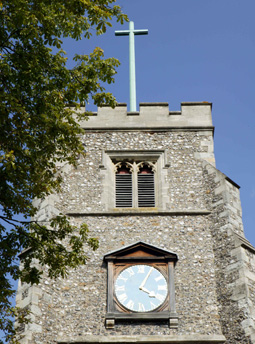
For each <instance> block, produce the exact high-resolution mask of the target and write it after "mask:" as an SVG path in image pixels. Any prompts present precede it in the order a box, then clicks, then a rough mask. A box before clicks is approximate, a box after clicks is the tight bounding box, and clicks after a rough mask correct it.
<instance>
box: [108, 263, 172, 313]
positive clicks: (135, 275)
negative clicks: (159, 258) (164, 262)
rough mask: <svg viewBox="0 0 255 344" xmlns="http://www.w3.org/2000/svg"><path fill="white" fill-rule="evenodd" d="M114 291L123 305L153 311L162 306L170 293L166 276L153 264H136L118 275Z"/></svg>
mask: <svg viewBox="0 0 255 344" xmlns="http://www.w3.org/2000/svg"><path fill="white" fill-rule="evenodd" d="M114 291H115V294H116V298H117V300H118V302H119V303H120V305H121V306H123V307H125V308H126V309H128V310H129V311H132V312H151V311H154V310H156V309H157V308H158V307H160V306H161V305H162V304H163V303H164V301H165V300H166V297H167V294H168V287H167V281H166V278H165V276H164V275H163V274H162V273H161V272H160V271H159V270H158V269H157V268H155V267H153V266H151V265H144V264H136V265H131V266H129V267H128V268H124V269H123V270H122V271H121V272H120V273H119V275H118V277H117V279H116V282H115V286H114Z"/></svg>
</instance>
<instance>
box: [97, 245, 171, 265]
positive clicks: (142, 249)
mask: <svg viewBox="0 0 255 344" xmlns="http://www.w3.org/2000/svg"><path fill="white" fill-rule="evenodd" d="M139 258H140V259H153V260H164V261H172V262H174V263H176V262H177V260H178V256H177V254H176V253H174V252H171V251H168V250H165V249H162V248H159V247H157V246H154V245H150V244H147V243H145V242H143V241H139V242H136V243H134V244H132V245H128V246H125V247H122V248H121V249H118V250H115V251H111V252H109V253H107V254H106V255H105V256H104V260H105V261H114V260H128V259H139Z"/></svg>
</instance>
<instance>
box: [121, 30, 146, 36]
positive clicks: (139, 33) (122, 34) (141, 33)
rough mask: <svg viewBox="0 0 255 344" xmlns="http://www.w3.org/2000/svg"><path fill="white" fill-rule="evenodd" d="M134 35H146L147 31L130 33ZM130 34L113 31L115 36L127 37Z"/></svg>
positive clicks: (128, 31) (123, 31)
mask: <svg viewBox="0 0 255 344" xmlns="http://www.w3.org/2000/svg"><path fill="white" fill-rule="evenodd" d="M131 32H133V33H134V34H135V35H148V32H149V31H148V30H133V31H131ZM129 34H130V30H121V31H115V36H128V35H129Z"/></svg>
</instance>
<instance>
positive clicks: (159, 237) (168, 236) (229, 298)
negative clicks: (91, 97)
mask: <svg viewBox="0 0 255 344" xmlns="http://www.w3.org/2000/svg"><path fill="white" fill-rule="evenodd" d="M163 110H164V109H163ZM163 110H162V111H163ZM195 110H196V107H195V106H194V109H193V108H192V111H195ZM107 111H109V110H107ZM155 111H156V110H155ZM183 111H184V110H183ZM185 111H186V110H185ZM180 116H181V115H180ZM82 140H83V143H84V144H85V145H86V152H87V153H86V157H85V158H82V157H81V158H80V160H79V161H78V167H77V168H72V167H70V166H64V167H61V171H62V172H63V177H64V184H63V190H62V192H61V193H60V194H58V195H54V196H51V197H50V198H49V199H45V200H36V202H37V205H38V207H39V212H38V214H37V220H38V221H46V222H47V221H48V220H49V218H50V217H51V216H52V215H54V214H58V213H59V212H61V213H68V214H72V213H73V216H71V222H72V223H73V224H75V225H80V224H82V223H83V222H85V223H87V224H88V226H89V229H90V235H91V236H94V237H98V238H99V242H100V247H99V249H98V250H97V251H95V252H91V251H89V252H88V255H89V257H90V259H89V261H88V263H87V264H86V265H85V266H81V267H79V268H78V269H77V270H75V271H70V274H69V276H68V277H67V278H66V279H61V278H58V279H56V280H50V279H49V278H48V277H47V268H45V274H44V276H43V279H42V281H41V283H40V284H39V285H38V286H29V285H26V284H23V285H21V284H19V288H18V294H17V305H18V306H19V307H28V308H29V309H30V310H31V312H32V314H31V320H32V321H31V323H30V324H28V325H26V326H25V328H24V329H23V330H22V334H23V335H24V337H23V339H22V341H21V342H22V343H23V344H45V343H74V342H76V343H86V342H97V338H98V343H99V342H101V340H102V342H103V340H105V342H107V338H108V339H109V338H113V336H114V338H117V337H116V336H119V337H118V338H119V342H126V343H129V342H132V341H133V340H131V339H132V338H133V339H134V340H135V341H136V342H140V343H142V342H143V343H145V342H146V340H144V339H143V338H148V342H152V341H151V340H153V339H149V338H153V337H152V336H154V337H155V336H156V337H155V338H161V341H162V342H165V343H166V342H167V338H168V339H169V341H168V342H169V343H174V340H176V343H179V342H180V343H181V342H183V343H184V342H185V343H189V342H190V343H191V342H192V343H193V342H194V338H195V337H194V336H197V338H201V341H199V340H197V342H196V343H200V342H201V343H226V344H244V343H246V344H248V343H255V327H254V319H255V308H254V302H255V249H254V248H253V247H252V245H251V244H250V243H249V242H248V241H247V240H246V239H245V238H244V234H243V226H242V212H241V205H240V197H239V190H238V187H237V185H236V184H235V183H234V182H232V181H231V180H229V179H228V178H227V177H226V176H225V175H224V174H222V173H221V172H220V171H218V170H217V169H216V168H215V166H214V157H213V138H212V130H209V129H208V130H207V129H206V130H205V129H204V130H198V129H189V130H186V129H185V130H183V131H182V130H181V129H180V130H178V131H176V130H161V131H157V130H156V131H153V130H145V129H144V130H143V131H140V130H138V129H137V131H135V132H134V130H133V131H132V132H131V131H128V130H126V131H120V130H117V129H116V130H111V131H103V130H99V131H94V132H93V131H88V132H87V133H85V134H84V136H83V138H82ZM121 150H127V151H136V150H137V151H138V150H145V151H147V150H148V151H151V150H164V151H165V152H166V154H167V161H168V162H169V167H167V172H166V173H165V176H164V187H165V188H166V189H167V202H165V209H164V211H168V212H171V211H172V210H176V209H177V210H179V211H180V213H179V215H178V214H173V215H171V214H170V213H169V214H168V215H166V216H159V215H157V211H160V210H162V209H157V208H155V209H154V212H151V213H147V214H146V215H145V214H143V213H142V212H141V214H135V215H132V216H126V215H123V216H121V215H120V214H119V216H113V215H111V214H110V212H109V213H108V211H109V209H108V207H107V199H106V198H105V197H103V196H102V195H103V188H104V185H106V184H107V183H108V182H109V180H108V179H107V173H105V172H103V173H102V151H121ZM106 168H107V167H106ZM109 197H110V196H109ZM198 210H200V214H199V213H198V214H197V215H194V214H193V213H192V212H194V211H198ZM112 211H114V209H112ZM181 211H185V215H184V214H182V213H181ZM189 211H190V213H189ZM91 212H99V213H100V215H98V216H86V213H91ZM203 212H204V215H203ZM136 241H144V242H146V243H148V244H152V245H155V246H158V247H160V248H163V249H167V250H170V251H173V252H176V253H177V254H178V257H179V261H178V263H177V265H176V268H175V298H176V310H177V313H178V316H179V321H178V328H177V329H170V328H169V324H168V323H166V322H158V323H156V322H146V323H142V322H135V323H132V322H128V321H126V322H121V323H118V322H117V323H116V325H115V327H114V328H113V329H106V328H105V314H106V302H107V300H106V296H107V289H106V287H107V283H106V280H107V270H106V264H105V263H104V261H103V257H104V255H105V254H106V253H108V252H110V251H113V250H117V249H119V248H121V247H122V246H126V245H131V244H133V243H134V242H136ZM85 250H87V247H85ZM102 338H103V339H102ZM121 338H122V339H121ZM123 338H126V341H125V339H123ZM127 338H129V340H127ZM130 338H131V339H130ZM164 338H165V341H164ZM171 338H172V339H171ZM182 338H186V339H182ZM170 339H171V341H170ZM109 340H110V339H109ZM181 340H183V341H181ZM112 342H113V341H112Z"/></svg>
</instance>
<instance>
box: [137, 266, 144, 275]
mask: <svg viewBox="0 0 255 344" xmlns="http://www.w3.org/2000/svg"><path fill="white" fill-rule="evenodd" d="M137 272H138V273H139V274H144V265H137Z"/></svg>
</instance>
